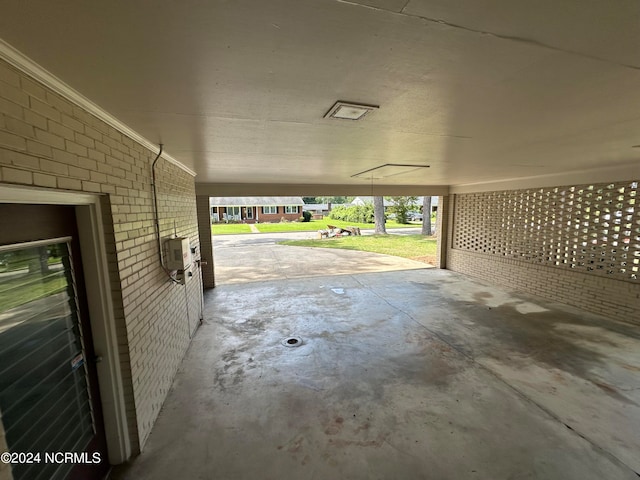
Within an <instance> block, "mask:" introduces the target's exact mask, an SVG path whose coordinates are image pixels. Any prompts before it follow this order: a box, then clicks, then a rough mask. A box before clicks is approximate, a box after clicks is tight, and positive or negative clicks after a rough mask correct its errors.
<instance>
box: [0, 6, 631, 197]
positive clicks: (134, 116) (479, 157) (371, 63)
mask: <svg viewBox="0 0 640 480" xmlns="http://www.w3.org/2000/svg"><path fill="white" fill-rule="evenodd" d="M639 27H640V2H638V1H637V0H619V1H616V2H604V1H601V0H563V1H561V2H558V1H555V0H543V1H538V2H525V1H518V2H514V1H513V0H483V1H478V0H461V1H456V2H451V1H448V0H350V1H346V0H269V1H264V0H253V1H251V0H234V1H223V0H219V1H211V0H210V1H194V0H189V1H176V0H154V1H153V2H125V1H105V2H86V1H81V0H76V1H50V0H46V1H45V0H30V1H24V0H4V1H3V2H2V16H1V17H0V29H1V30H0V37H2V38H3V39H4V40H5V41H6V42H7V43H9V44H10V45H12V46H14V47H15V48H17V49H18V50H20V51H21V52H22V53H24V54H25V55H27V56H28V57H30V58H31V59H33V60H34V61H36V62H37V63H39V64H40V65H41V66H43V67H44V68H46V69H47V70H49V71H50V72H52V73H53V74H54V75H56V76H58V77H59V78H60V79H62V80H63V81H64V82H66V83H67V84H69V85H70V86H71V87H73V88H74V89H76V90H77V91H79V92H80V93H82V94H83V95H84V96H86V97H88V98H90V99H91V100H93V101H94V102H95V103H97V104H98V105H100V106H101V107H103V108H104V109H105V110H107V111H108V112H110V113H111V114H112V115H114V116H115V117H117V118H119V119H120V120H122V121H123V122H124V123H126V124H127V125H129V126H130V127H131V128H133V129H134V130H136V131H138V132H139V133H140V134H142V135H143V136H145V137H146V138H148V139H149V140H151V141H153V142H163V143H164V144H165V146H166V149H167V151H168V152H169V153H170V154H171V155H172V156H173V157H174V158H176V159H178V160H179V161H180V162H182V163H184V164H185V165H186V166H188V167H191V168H192V169H194V170H195V171H196V172H197V174H198V177H197V181H198V182H199V183H207V182H215V183H234V182H239V183H274V182H277V183H290V184H342V185H349V184H351V185H366V184H367V182H368V181H369V180H367V179H366V178H362V177H353V175H354V174H356V173H358V172H362V171H365V170H368V169H372V168H375V167H378V166H380V165H384V164H394V163H399V164H411V165H430V168H423V169H419V170H415V171H410V172H408V173H406V174H400V175H394V176H391V177H389V178H386V179H381V180H376V181H377V182H379V183H386V184H389V185H392V184H393V185H419V184H420V185H463V184H468V183H472V182H483V181H490V180H499V179H509V178H521V177H531V176H538V175H543V174H555V173H561V172H564V173H566V172H574V171H576V172H577V171H584V170H588V169H606V168H613V167H618V168H629V169H631V168H634V165H637V162H638V159H639V158H640V148H632V147H633V146H634V145H638V144H640V110H638V105H640V28H639ZM338 100H345V101H352V102H360V103H364V104H369V105H376V106H379V107H380V108H379V109H375V110H373V111H371V112H370V113H369V114H367V115H366V116H365V118H364V119H363V120H361V121H351V120H339V119H332V118H324V115H325V114H326V113H327V111H328V110H329V109H330V108H331V107H332V105H334V103H335V102H336V101H338Z"/></svg>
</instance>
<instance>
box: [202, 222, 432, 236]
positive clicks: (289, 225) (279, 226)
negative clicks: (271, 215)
mask: <svg viewBox="0 0 640 480" xmlns="http://www.w3.org/2000/svg"><path fill="white" fill-rule="evenodd" d="M327 225H334V226H336V227H360V228H361V229H364V228H368V229H373V228H374V227H375V225H374V224H373V223H353V222H343V221H342V220H333V219H331V218H325V219H324V220H311V221H310V222H278V223H256V224H254V226H255V227H256V228H257V229H258V230H259V231H260V233H283V232H315V231H318V230H326V229H327ZM386 225H387V228H411V227H414V228H415V227H420V226H421V224H420V223H417V222H416V223H408V224H401V223H396V222H394V221H392V220H387V224H386ZM211 233H212V234H213V235H233V234H238V233H251V228H250V227H249V225H247V224H244V223H214V224H213V225H211Z"/></svg>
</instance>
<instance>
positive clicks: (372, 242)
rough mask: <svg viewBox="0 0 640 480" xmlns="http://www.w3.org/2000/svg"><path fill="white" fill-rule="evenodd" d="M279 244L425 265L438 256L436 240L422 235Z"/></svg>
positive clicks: (376, 236) (364, 237)
mask: <svg viewBox="0 0 640 480" xmlns="http://www.w3.org/2000/svg"><path fill="white" fill-rule="evenodd" d="M278 243H280V244H281V245H291V246H298V247H317V248H343V249H346V250H361V251H364V252H373V253H382V254H385V255H394V256H396V257H404V258H409V259H412V260H418V261H421V262H425V263H432V262H433V261H434V260H435V256H436V239H435V238H431V237H424V236H422V235H366V236H353V237H333V238H324V239H318V240H284V241H282V242H278Z"/></svg>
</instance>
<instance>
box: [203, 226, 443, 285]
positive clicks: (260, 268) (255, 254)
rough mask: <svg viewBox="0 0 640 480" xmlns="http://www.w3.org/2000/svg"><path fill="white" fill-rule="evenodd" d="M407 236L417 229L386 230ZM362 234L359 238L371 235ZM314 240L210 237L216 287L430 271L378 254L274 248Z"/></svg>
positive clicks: (305, 235) (300, 236)
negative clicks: (339, 276) (406, 271)
mask: <svg viewBox="0 0 640 480" xmlns="http://www.w3.org/2000/svg"><path fill="white" fill-rule="evenodd" d="M388 232H389V233H394V234H399V235H410V234H416V233H420V229H419V228H401V229H393V230H388ZM372 233H373V230H365V231H363V232H362V234H363V235H371V234H372ZM314 238H318V234H317V232H289V233H271V234H269V233H249V234H243V235H218V236H214V237H213V249H214V264H215V279H216V284H217V285H225V284H232V283H245V282H257V281H264V280H284V279H289V278H304V277H317V276H324V275H348V274H354V273H371V272H389V271H395V270H419V269H425V268H433V267H432V266H431V265H428V264H426V263H422V262H417V261H414V260H409V259H406V258H400V257H393V256H390V255H381V254H378V253H369V252H359V251H354V250H340V249H334V248H309V247H293V246H287V245H278V244H277V242H279V241H282V240H304V239H314Z"/></svg>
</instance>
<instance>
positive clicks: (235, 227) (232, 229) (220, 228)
mask: <svg viewBox="0 0 640 480" xmlns="http://www.w3.org/2000/svg"><path fill="white" fill-rule="evenodd" d="M211 233H212V234H213V235H233V234H236V233H251V228H249V225H246V224H244V223H214V224H213V225H211Z"/></svg>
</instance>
